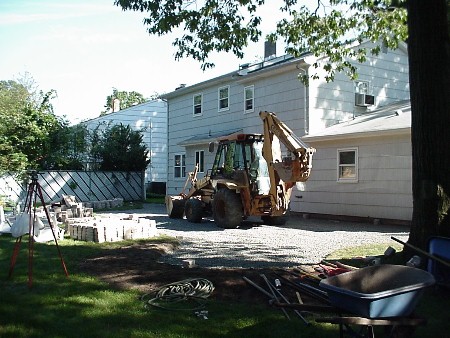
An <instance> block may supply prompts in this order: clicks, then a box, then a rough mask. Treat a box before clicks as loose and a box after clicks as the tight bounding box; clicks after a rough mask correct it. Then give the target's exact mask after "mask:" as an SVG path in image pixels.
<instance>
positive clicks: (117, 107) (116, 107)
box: [112, 98, 120, 113]
mask: <svg viewBox="0 0 450 338" xmlns="http://www.w3.org/2000/svg"><path fill="white" fill-rule="evenodd" d="M119 110H120V100H119V99H118V98H115V99H113V101H112V112H113V113H115V112H116V111H119Z"/></svg>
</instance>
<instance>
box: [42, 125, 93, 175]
mask: <svg viewBox="0 0 450 338" xmlns="http://www.w3.org/2000/svg"><path fill="white" fill-rule="evenodd" d="M88 149H89V140H88V131H87V128H86V126H85V125H82V124H78V125H75V126H69V125H68V123H67V122H66V121H61V123H60V124H59V126H58V127H57V128H55V130H53V132H52V133H51V134H50V135H49V137H48V139H47V142H46V143H45V144H44V150H45V157H43V158H42V159H41V161H40V162H39V164H40V165H39V167H40V168H41V169H46V170H83V169H84V166H85V163H86V156H87V154H88Z"/></svg>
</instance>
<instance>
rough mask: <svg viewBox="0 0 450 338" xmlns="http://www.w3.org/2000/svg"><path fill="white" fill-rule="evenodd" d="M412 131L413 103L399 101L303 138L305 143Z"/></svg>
mask: <svg viewBox="0 0 450 338" xmlns="http://www.w3.org/2000/svg"><path fill="white" fill-rule="evenodd" d="M410 129H411V103H410V101H409V100H405V101H398V102H395V103H391V104H389V105H386V106H383V107H379V108H377V109H376V110H373V111H371V112H368V113H365V114H362V115H359V116H356V117H355V118H353V119H351V120H349V121H345V122H341V123H338V124H335V125H333V126H331V127H328V128H325V129H322V130H321V131H318V132H316V133H314V134H310V135H306V136H304V137H302V139H303V140H305V141H315V140H317V141H319V140H327V139H336V138H354V137H364V136H373V135H377V134H378V135H381V134H387V133H390V134H393V133H405V132H410Z"/></svg>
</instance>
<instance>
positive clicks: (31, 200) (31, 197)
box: [9, 171, 69, 288]
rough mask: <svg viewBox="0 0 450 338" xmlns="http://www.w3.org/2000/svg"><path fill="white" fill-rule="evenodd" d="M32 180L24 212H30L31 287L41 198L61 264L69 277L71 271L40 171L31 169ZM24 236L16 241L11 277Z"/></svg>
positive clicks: (29, 273)
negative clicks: (65, 260)
mask: <svg viewBox="0 0 450 338" xmlns="http://www.w3.org/2000/svg"><path fill="white" fill-rule="evenodd" d="M30 176H31V182H30V184H29V185H28V191H27V197H26V199H25V205H24V209H23V212H24V213H25V212H26V213H28V214H29V223H28V224H29V227H28V287H29V288H31V286H32V285H33V254H34V241H35V240H34V237H33V235H34V233H35V227H36V226H39V225H36V202H37V199H38V198H39V201H40V202H41V205H42V206H43V209H44V211H45V215H46V217H47V221H48V224H49V225H50V229H51V230H52V234H53V239H54V240H55V244H56V249H57V250H58V255H59V258H60V260H61V265H62V267H63V270H64V273H65V275H66V276H67V277H69V273H68V272H67V268H66V264H65V263H64V259H63V257H62V255H61V250H60V248H59V245H58V241H57V239H56V235H55V230H54V228H53V227H54V224H53V223H52V221H51V219H50V214H49V212H48V209H47V208H46V206H45V202H44V197H43V195H42V188H41V185H40V184H39V182H38V172H36V171H31V172H30ZM22 237H23V235H22V236H19V237H17V239H16V243H15V245H14V250H13V254H12V257H11V263H10V266H9V278H11V276H12V273H13V271H14V267H15V265H16V261H17V256H18V254H19V250H20V245H21V243H22Z"/></svg>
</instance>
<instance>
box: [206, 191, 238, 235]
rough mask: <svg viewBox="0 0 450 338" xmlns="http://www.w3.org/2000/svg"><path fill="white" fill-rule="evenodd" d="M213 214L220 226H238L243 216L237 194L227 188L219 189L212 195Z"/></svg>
mask: <svg viewBox="0 0 450 338" xmlns="http://www.w3.org/2000/svg"><path fill="white" fill-rule="evenodd" d="M213 215H214V221H215V222H216V224H217V226H219V227H221V228H224V229H234V228H236V227H237V226H239V224H241V222H242V217H243V216H244V212H243V209H242V202H241V199H240V197H239V195H238V194H237V193H235V192H234V191H232V190H229V189H221V190H219V191H218V192H217V193H216V195H215V196H214V202H213Z"/></svg>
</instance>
